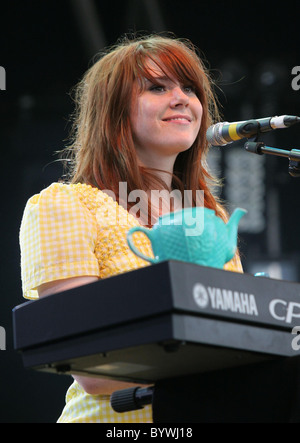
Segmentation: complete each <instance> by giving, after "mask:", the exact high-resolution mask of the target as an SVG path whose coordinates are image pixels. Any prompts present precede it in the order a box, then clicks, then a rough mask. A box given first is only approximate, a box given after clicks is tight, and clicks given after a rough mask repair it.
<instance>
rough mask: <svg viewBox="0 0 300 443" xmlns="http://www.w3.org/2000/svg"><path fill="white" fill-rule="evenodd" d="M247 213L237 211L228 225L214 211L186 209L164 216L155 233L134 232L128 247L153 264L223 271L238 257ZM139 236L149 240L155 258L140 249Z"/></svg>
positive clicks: (146, 230)
mask: <svg viewBox="0 0 300 443" xmlns="http://www.w3.org/2000/svg"><path fill="white" fill-rule="evenodd" d="M246 213H247V211H246V210H245V209H241V208H237V209H235V211H234V212H233V214H232V215H231V217H230V219H229V221H228V222H227V223H225V222H224V221H223V220H222V219H221V218H220V217H218V216H217V215H216V214H215V211H213V210H212V209H208V208H203V207H193V208H184V209H182V210H180V211H176V212H173V213H169V214H165V215H163V216H162V217H160V218H159V219H158V220H157V222H156V223H155V225H154V226H153V227H152V229H149V228H146V227H144V226H135V227H133V228H131V229H130V230H129V231H128V233H127V243H128V245H129V247H130V249H131V250H132V251H133V252H134V253H135V254H136V255H137V256H138V257H140V258H142V259H144V260H146V261H149V262H150V263H159V262H161V261H165V260H179V261H184V262H189V263H196V264H198V265H202V266H211V267H214V268H219V269H221V268H223V267H224V265H225V263H227V262H228V261H230V260H231V259H232V258H233V256H234V254H235V251H236V248H237V234H238V224H239V221H240V219H241V217H243V215H245V214H246ZM135 232H142V233H143V234H145V235H146V236H147V237H148V238H149V240H150V242H151V246H152V250H153V254H154V258H153V257H148V256H146V255H145V254H143V253H142V252H141V251H139V249H138V248H137V247H136V245H135V244H134V238H133V237H134V233H135Z"/></svg>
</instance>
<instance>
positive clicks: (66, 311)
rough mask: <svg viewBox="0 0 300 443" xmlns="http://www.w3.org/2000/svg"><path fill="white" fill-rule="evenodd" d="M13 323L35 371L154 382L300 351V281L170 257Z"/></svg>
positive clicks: (26, 309)
mask: <svg viewBox="0 0 300 443" xmlns="http://www.w3.org/2000/svg"><path fill="white" fill-rule="evenodd" d="M13 325H14V346H15V349H16V350H18V351H19V352H20V353H21V355H22V359H23V364H24V366H25V367H26V368H33V369H35V370H39V371H46V372H52V373H65V374H81V375H87V376H93V377H97V376H99V377H102V378H110V379H115V380H122V381H132V382H133V381H134V382H138V383H149V382H150V383H152V382H156V381H158V380H164V379H169V378H173V377H180V376H189V375H192V374H199V373H205V372H209V371H215V370H219V369H223V368H234V367H239V366H242V365H247V364H251V363H256V362H262V361H266V360H274V359H282V358H284V357H291V356H297V355H299V353H300V351H299V348H300V340H298V335H297V330H298V328H297V327H298V326H299V330H300V285H299V284H298V283H293V282H287V281H281V280H274V279H271V278H266V277H254V276H252V275H249V274H239V273H235V272H229V271H224V270H218V269H214V268H209V267H204V266H199V265H194V264H190V263H183V262H179V261H166V262H162V263H159V264H155V265H151V266H147V267H145V268H142V269H138V270H135V271H131V272H127V273H124V274H121V275H117V276H114V277H110V278H107V279H104V280H100V281H98V282H95V283H91V284H88V285H85V286H81V287H78V288H75V289H71V290H68V291H65V292H62V293H58V294H54V295H51V296H47V297H44V298H42V299H39V300H36V301H29V302H26V303H23V304H21V305H19V306H17V307H15V308H14V310H13ZM299 339H300V336H299Z"/></svg>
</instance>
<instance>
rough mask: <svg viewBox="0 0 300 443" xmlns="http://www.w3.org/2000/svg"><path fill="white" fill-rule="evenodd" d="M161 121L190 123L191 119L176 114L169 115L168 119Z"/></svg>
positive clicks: (187, 116)
mask: <svg viewBox="0 0 300 443" xmlns="http://www.w3.org/2000/svg"><path fill="white" fill-rule="evenodd" d="M163 121H165V122H166V121H188V122H189V123H190V122H191V121H192V119H191V117H190V116H189V115H184V114H176V115H170V116H169V117H166V118H164V119H163Z"/></svg>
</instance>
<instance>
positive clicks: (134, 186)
mask: <svg viewBox="0 0 300 443" xmlns="http://www.w3.org/2000/svg"><path fill="white" fill-rule="evenodd" d="M76 103H77V112H76V115H75V120H74V136H73V140H72V144H71V146H70V147H69V148H68V151H69V152H70V154H71V156H70V158H69V164H70V166H71V167H70V179H69V182H65V183H54V184H52V185H51V186H49V187H48V188H47V189H44V190H43V191H42V192H41V193H40V194H38V195H35V196H33V197H32V198H31V199H30V200H29V201H28V203H27V205H26V208H25V211H24V216H23V220H22V225H21V231H20V244H21V264H22V282H23V291H24V296H25V297H27V298H31V299H35V298H38V297H43V296H46V295H49V294H53V293H55V292H60V291H63V290H66V289H69V288H73V287H75V286H79V285H84V284H88V283H91V282H94V281H97V280H98V279H99V278H106V277H109V276H112V275H116V274H118V273H121V272H125V271H130V270H133V269H136V268H139V267H142V266H146V265H147V264H148V263H146V262H145V261H143V260H141V259H139V258H138V257H136V256H135V255H134V254H133V253H132V252H131V251H130V250H129V248H128V246H127V243H126V233H127V231H128V230H129V229H130V228H131V227H132V226H136V225H138V224H139V223H143V224H146V225H148V226H151V223H153V220H155V219H156V218H157V217H158V216H159V215H161V214H163V213H166V212H170V211H172V210H174V209H176V208H179V207H180V208H181V207H182V195H183V191H184V190H190V191H191V196H192V198H191V202H190V204H191V205H196V191H199V190H202V191H204V204H205V206H206V207H209V208H212V209H214V210H215V211H216V213H217V215H219V216H220V217H222V218H223V219H226V212H225V210H224V209H223V207H222V206H221V204H220V203H218V202H217V200H216V198H215V197H214V196H213V194H212V192H211V190H210V187H209V183H213V180H212V177H211V176H210V175H209V173H208V172H207V169H206V166H205V158H206V155H207V150H208V144H207V141H206V130H207V128H208V126H209V125H211V124H212V122H213V121H214V120H215V119H216V118H217V107H216V102H215V99H214V96H213V93H212V89H211V83H210V80H209V76H208V74H207V72H206V70H205V68H204V66H203V63H202V62H201V60H200V58H199V57H198V55H197V52H196V50H195V48H194V47H193V46H192V44H191V43H190V42H187V41H182V40H179V39H174V38H169V37H161V36H148V37H143V38H139V39H133V40H128V39H125V40H124V41H122V42H121V43H119V44H118V45H117V46H115V47H113V48H111V49H110V50H109V51H108V52H107V53H106V54H102V56H101V58H100V59H99V60H98V61H97V62H96V63H95V64H94V65H93V66H92V67H91V68H90V69H89V70H88V72H87V73H86V74H85V76H84V78H83V80H82V81H81V82H80V84H79V85H78V87H77V93H76ZM124 184H126V193H125V198H124V192H121V191H120V189H121V190H122V188H121V187H120V185H122V186H124ZM162 189H164V190H166V191H169V192H170V191H172V190H175V189H176V190H177V191H178V192H177V193H176V196H177V200H176V199H175V201H173V200H172V206H171V207H170V206H169V203H170V200H168V199H166V200H165V201H164V200H163V201H162V202H161V204H159V205H158V206H157V205H155V204H153V202H151V198H150V194H151V190H162ZM136 190H139V191H143V193H144V194H143V195H144V196H146V198H144V200H143V201H142V202H140V205H139V210H138V211H137V212H136V213H135V211H134V206H135V205H134V203H135V202H134V201H132V199H130V198H128V196H130V195H131V193H132V192H135V191H136ZM121 194H122V195H121ZM149 209H150V212H149ZM137 237H138V236H137ZM138 247H139V248H140V250H141V251H142V252H143V253H144V254H146V255H150V254H151V247H150V245H149V243H148V240H147V239H146V238H145V237H144V236H142V237H140V238H138ZM226 267H227V269H230V270H236V271H241V265H240V262H239V258H238V256H236V257H235V258H234V260H233V261H232V262H230V263H229V264H227V265H226ZM141 296H142V294H141ZM74 379H75V381H74V383H73V384H72V386H71V387H70V388H69V390H68V393H67V402H66V406H65V409H64V411H63V413H62V415H61V417H60V418H59V420H58V421H59V422H151V419H152V418H151V407H150V406H147V407H145V408H144V409H143V410H141V411H137V412H131V413H127V414H116V413H115V412H114V411H113V410H112V409H111V407H110V405H109V398H110V394H111V393H112V392H113V391H115V390H119V389H123V388H126V387H129V386H132V384H128V383H123V382H117V381H109V380H102V379H98V378H96V379H93V378H88V377H81V376H80V377H78V376H74Z"/></svg>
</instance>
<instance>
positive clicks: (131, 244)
mask: <svg viewBox="0 0 300 443" xmlns="http://www.w3.org/2000/svg"><path fill="white" fill-rule="evenodd" d="M138 231H140V232H142V233H143V234H145V235H146V236H147V237H148V238H149V240H150V242H151V244H152V239H151V232H150V231H149V229H146V228H144V227H143V226H134V227H133V228H131V229H129V231H128V232H127V243H128V246H129V248H130V249H131V250H132V252H133V253H134V254H135V255H137V256H138V257H140V258H142V259H143V260H146V261H149V262H150V263H157V262H158V260H157V259H155V258H152V257H148V256H147V255H144V254H143V253H142V252H141V251H139V250H138V249H137V247H136V246H135V244H134V241H133V233H134V232H138Z"/></svg>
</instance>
